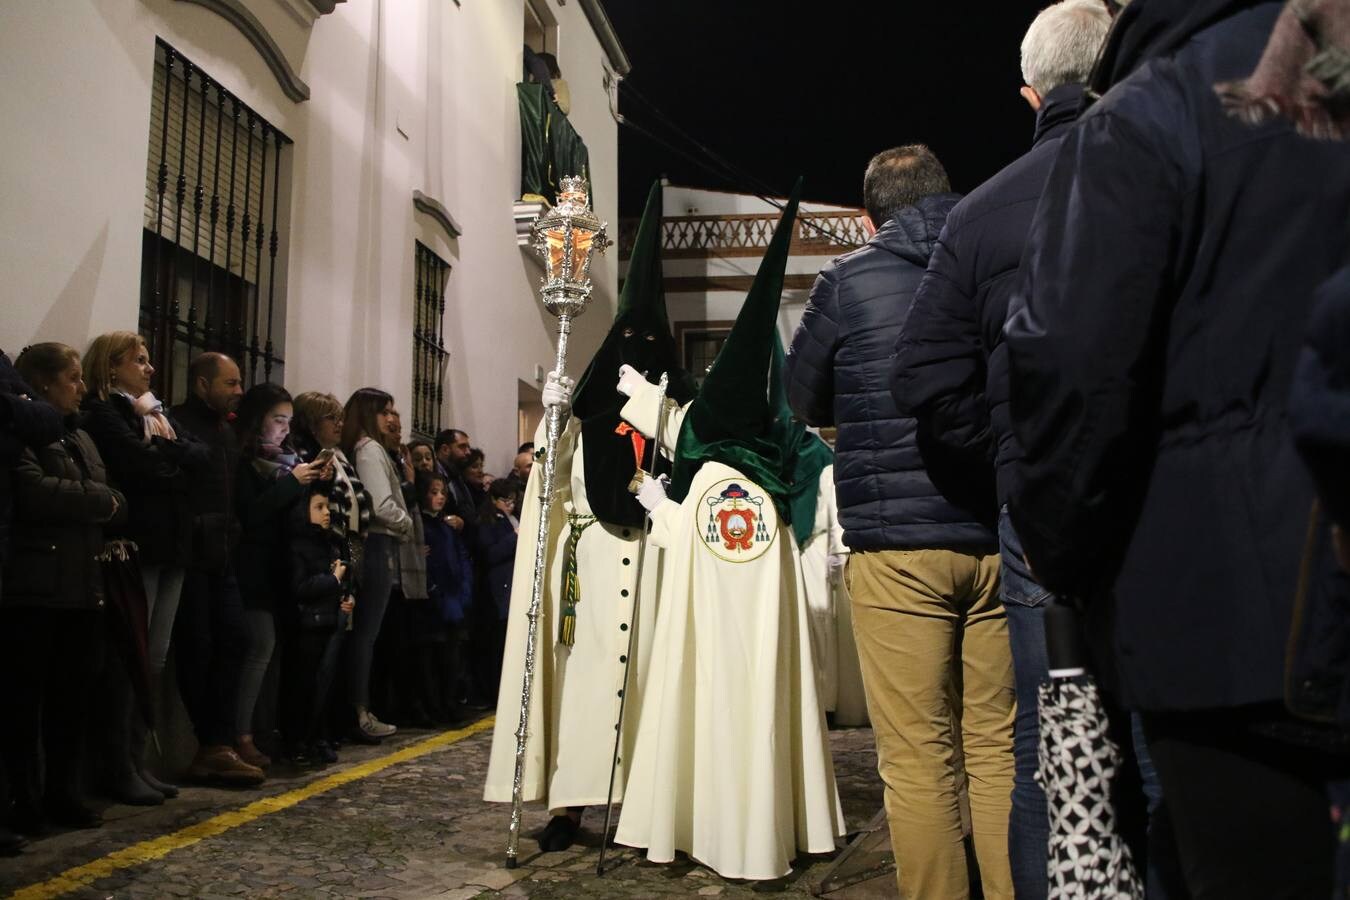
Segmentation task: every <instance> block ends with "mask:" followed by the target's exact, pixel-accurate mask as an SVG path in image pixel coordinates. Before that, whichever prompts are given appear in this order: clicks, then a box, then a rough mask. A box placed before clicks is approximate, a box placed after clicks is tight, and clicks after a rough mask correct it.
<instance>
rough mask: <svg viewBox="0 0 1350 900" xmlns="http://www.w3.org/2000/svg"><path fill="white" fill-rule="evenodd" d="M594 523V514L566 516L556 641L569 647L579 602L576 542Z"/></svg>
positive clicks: (575, 626) (571, 641)
mask: <svg viewBox="0 0 1350 900" xmlns="http://www.w3.org/2000/svg"><path fill="white" fill-rule="evenodd" d="M593 524H595V516H579V515H577V514H576V513H572V514H571V515H569V516H568V517H567V526H568V532H567V547H566V548H565V549H564V551H563V583H562V621H561V622H559V623H558V643H560V644H562V645H563V646H564V647H571V646H572V645H573V644H575V643H576V640H577V604H578V603H580V602H581V579H579V578H578V577H577V543H578V542H579V541H580V540H581V534H582V532H584V531H585V530H586V529H587V528H590V527H591V526H592V525H593Z"/></svg>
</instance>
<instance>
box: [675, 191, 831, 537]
mask: <svg viewBox="0 0 1350 900" xmlns="http://www.w3.org/2000/svg"><path fill="white" fill-rule="evenodd" d="M800 193H801V180H800V179H798V181H797V184H796V186H795V187H793V189H792V196H791V198H790V199H789V200H788V203H787V206H786V207H785V208H784V210H783V215H782V218H780V219H779V220H778V227H777V228H776V229H775V230H774V233H773V238H772V239H771V240H770V241H769V249H768V250H767V251H766V252H765V254H764V259H763V260H762V261H761V262H760V264H759V271H758V272H756V273H755V280H754V283H753V284H752V285H751V286H750V293H749V294H747V295H746V298H745V303H744V304H742V306H741V311H740V313H739V314H738V315H737V316H736V324H734V325H733V326H732V327H731V333H730V334H729V335H727V341H726V343H725V344H724V345H723V346H722V349H721V351H720V352H719V353H718V354H717V359H715V360H714V361H713V364H712V367H711V368H710V369H709V370H708V377H707V378H706V379H705V380H704V382H703V387H702V389H701V390H700V391H699V393H698V396H697V397H695V398H694V400H693V402H692V403H691V404H690V405H689V409H688V411H687V413H686V414H685V417H684V423H683V424H682V425H681V426H680V436H679V440H678V442H677V443H676V445H675V467H674V473H673V475H672V478H671V485H670V489H669V491H668V494H669V496H670V498H671V499H672V500H676V501H682V500H684V498H685V497H686V496H687V495H688V494H689V487H690V485H691V484H692V483H693V480H694V476H695V475H696V474H697V473H698V470H699V468H700V467H701V466H702V465H703V464H704V463H705V462H720V463H724V464H725V465H728V466H731V467H733V468H735V469H737V470H738V471H740V472H742V473H743V474H744V475H745V477H747V478H749V479H750V480H751V481H753V482H754V483H755V484H757V485H759V486H760V487H761V488H763V489H764V490H765V491H767V492H768V493H769V495H770V496H771V497H773V501H774V505H775V506H776V507H777V508H778V513H779V515H780V516H781V517H782V518H783V520H784V521H786V522H791V521H792V503H791V497H792V490H793V477H794V473H793V465H794V459H795V448H789V447H788V446H786V444H787V443H788V442H787V439H786V427H785V425H784V424H781V423H780V422H779V419H780V410H779V409H778V406H777V404H776V403H775V402H774V398H773V397H772V396H771V393H770V388H771V385H770V379H771V378H772V372H773V368H774V347H775V345H776V344H777V343H778V304H779V301H780V299H781V296H782V293H783V273H784V272H785V271H786V269H787V260H788V254H789V250H790V244H791V242H792V232H793V229H794V226H795V223H796V218H797V204H798V198H799V195H800ZM813 515H814V510H813ZM808 527H809V523H808Z"/></svg>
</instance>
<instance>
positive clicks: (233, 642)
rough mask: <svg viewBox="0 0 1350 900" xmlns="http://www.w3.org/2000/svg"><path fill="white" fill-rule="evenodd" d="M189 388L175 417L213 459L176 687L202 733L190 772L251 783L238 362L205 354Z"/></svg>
mask: <svg viewBox="0 0 1350 900" xmlns="http://www.w3.org/2000/svg"><path fill="white" fill-rule="evenodd" d="M188 384H189V390H190V391H191V393H189V394H188V398H187V400H186V401H185V402H184V403H182V404H181V405H179V406H175V407H174V408H173V416H174V420H175V421H176V422H178V424H179V425H180V426H181V427H182V428H183V429H184V430H186V431H187V432H188V433H190V434H191V435H192V436H193V437H194V438H196V439H197V440H199V441H201V442H202V443H203V444H205V445H206V447H207V448H208V449H209V450H210V454H211V465H210V466H209V467H207V468H204V469H203V470H202V471H201V472H200V473H199V474H198V475H197V477H196V478H194V479H193V483H192V489H191V491H190V494H189V499H190V501H191V505H192V514H193V515H192V526H193V527H192V541H193V553H192V565H191V566H190V567H189V569H188V573H187V578H186V580H185V582H184V584H183V601H182V604H181V605H180V607H179V610H178V618H177V619H176V620H175V622H174V643H175V645H176V646H177V648H178V652H177V653H175V654H174V658H175V660H176V662H177V671H178V687H179V691H180V692H181V693H182V695H183V705H184V706H185V707H186V708H187V711H188V717H189V718H190V719H191V720H192V728H193V731H194V732H195V733H196V736H197V744H198V747H197V756H196V758H194V759H193V761H192V765H191V766H190V767H189V768H188V775H189V777H191V778H194V779H197V780H206V781H218V782H223V783H227V784H238V785H251V784H257V783H259V782H260V781H262V779H263V776H264V773H263V772H262V771H261V770H260V769H258V768H257V767H256V766H252V765H249V764H248V763H247V762H245V761H244V760H243V759H241V758H240V756H239V754H238V753H237V752H235V750H234V747H233V744H234V739H235V736H236V735H235V731H236V728H235V721H234V711H235V693H236V691H237V689H238V682H239V668H240V665H241V663H242V654H243V650H244V644H245V641H246V640H247V631H246V626H245V623H244V607H243V602H242V600H241V599H240V596H239V582H238V580H237V579H236V577H235V571H234V548H235V544H236V543H237V542H238V540H239V519H238V516H237V512H238V510H237V509H236V508H235V498H234V473H235V469H236V468H237V467H238V465H239V442H238V440H237V438H236V437H235V434H234V428H233V427H232V426H231V424H230V420H231V419H232V418H233V417H234V411H235V409H236V408H237V407H238V406H239V398H240V397H241V396H243V392H244V391H243V379H242V378H241V376H240V373H239V366H238V365H237V364H236V363H235V362H234V360H232V359H230V358H229V357H228V356H226V355H224V354H223V353H203V354H201V355H200V356H198V357H197V358H196V359H194V360H193V361H192V364H191V365H190V366H189V368H188Z"/></svg>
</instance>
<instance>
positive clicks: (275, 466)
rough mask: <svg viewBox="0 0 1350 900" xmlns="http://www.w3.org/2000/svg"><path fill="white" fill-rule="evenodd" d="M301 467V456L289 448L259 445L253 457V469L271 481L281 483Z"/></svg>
mask: <svg viewBox="0 0 1350 900" xmlns="http://www.w3.org/2000/svg"><path fill="white" fill-rule="evenodd" d="M298 465H300V456H299V454H297V453H296V452H295V451H294V450H293V449H291V448H290V447H288V446H285V445H283V446H280V447H277V446H273V445H269V444H259V445H258V447H257V449H256V450H255V451H254V455H253V468H254V469H255V470H256V471H257V472H258V473H259V474H260V475H262V476H263V477H264V478H267V479H268V480H269V481H280V480H281V479H283V478H285V477H286V476H287V475H289V474H291V470H292V469H294V468H295V467H296V466H298Z"/></svg>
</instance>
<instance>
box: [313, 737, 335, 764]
mask: <svg viewBox="0 0 1350 900" xmlns="http://www.w3.org/2000/svg"><path fill="white" fill-rule="evenodd" d="M309 758H310V759H312V760H313V761H314V764H315V765H317V766H331V765H332V764H333V763H335V762H337V761H338V755H337V751H336V750H334V749H333V748H332V747H330V746H328V742H327V741H315V742H314V743H313V744H311V745H310V747H309Z"/></svg>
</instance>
